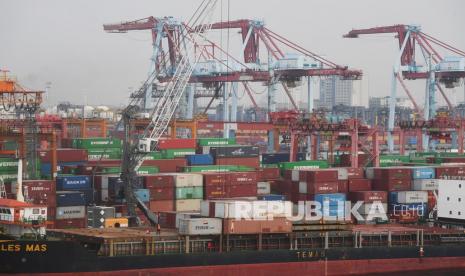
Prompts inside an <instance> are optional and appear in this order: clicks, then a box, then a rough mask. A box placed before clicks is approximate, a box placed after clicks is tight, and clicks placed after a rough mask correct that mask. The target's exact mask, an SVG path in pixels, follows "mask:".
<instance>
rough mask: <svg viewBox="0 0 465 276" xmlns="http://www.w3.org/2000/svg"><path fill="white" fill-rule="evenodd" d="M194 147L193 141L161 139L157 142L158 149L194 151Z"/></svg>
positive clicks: (194, 141) (195, 142) (194, 142)
mask: <svg viewBox="0 0 465 276" xmlns="http://www.w3.org/2000/svg"><path fill="white" fill-rule="evenodd" d="M196 146H197V141H196V140H195V139H163V140H159V141H158V148H159V149H194V148H195V147H196Z"/></svg>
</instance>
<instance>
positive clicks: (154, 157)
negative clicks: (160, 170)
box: [142, 151, 163, 160]
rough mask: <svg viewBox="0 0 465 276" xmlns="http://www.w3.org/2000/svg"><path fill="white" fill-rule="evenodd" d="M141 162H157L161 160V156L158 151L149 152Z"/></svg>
mask: <svg viewBox="0 0 465 276" xmlns="http://www.w3.org/2000/svg"><path fill="white" fill-rule="evenodd" d="M142 159H143V160H159V159H163V154H162V153H161V152H160V151H151V152H149V153H147V154H145V155H144V157H143V158H142Z"/></svg>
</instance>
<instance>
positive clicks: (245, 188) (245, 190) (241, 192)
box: [229, 184, 257, 197]
mask: <svg viewBox="0 0 465 276" xmlns="http://www.w3.org/2000/svg"><path fill="white" fill-rule="evenodd" d="M229 196H230V197H249V196H257V184H252V185H248V184H240V185H231V186H230V187H229Z"/></svg>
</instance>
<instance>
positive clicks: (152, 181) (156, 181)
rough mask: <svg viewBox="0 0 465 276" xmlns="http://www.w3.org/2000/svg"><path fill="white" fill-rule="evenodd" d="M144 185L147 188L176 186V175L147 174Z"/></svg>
mask: <svg viewBox="0 0 465 276" xmlns="http://www.w3.org/2000/svg"><path fill="white" fill-rule="evenodd" d="M144 187H145V188H146V189H157V188H167V187H169V188H174V176H172V175H167V174H165V175H163V174H151V175H145V176H144Z"/></svg>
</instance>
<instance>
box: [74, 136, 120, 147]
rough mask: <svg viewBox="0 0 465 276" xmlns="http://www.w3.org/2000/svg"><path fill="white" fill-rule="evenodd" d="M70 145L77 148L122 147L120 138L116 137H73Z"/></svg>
mask: <svg viewBox="0 0 465 276" xmlns="http://www.w3.org/2000/svg"><path fill="white" fill-rule="evenodd" d="M72 145H73V148H78V149H103V148H119V149H121V148H122V143H121V140H120V139H116V138H75V139H73V141H72Z"/></svg>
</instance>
